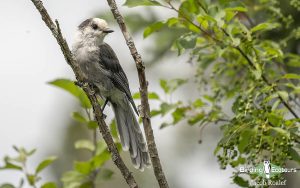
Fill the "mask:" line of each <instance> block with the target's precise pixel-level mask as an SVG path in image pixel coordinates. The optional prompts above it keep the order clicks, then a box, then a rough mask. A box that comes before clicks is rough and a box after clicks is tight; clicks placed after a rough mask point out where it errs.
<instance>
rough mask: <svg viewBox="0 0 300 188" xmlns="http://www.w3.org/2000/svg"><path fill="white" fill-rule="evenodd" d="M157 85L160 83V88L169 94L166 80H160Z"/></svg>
mask: <svg viewBox="0 0 300 188" xmlns="http://www.w3.org/2000/svg"><path fill="white" fill-rule="evenodd" d="M159 83H160V87H161V88H162V89H163V90H164V92H165V93H169V90H170V88H169V86H168V83H167V80H163V79H161V80H160V82H159Z"/></svg>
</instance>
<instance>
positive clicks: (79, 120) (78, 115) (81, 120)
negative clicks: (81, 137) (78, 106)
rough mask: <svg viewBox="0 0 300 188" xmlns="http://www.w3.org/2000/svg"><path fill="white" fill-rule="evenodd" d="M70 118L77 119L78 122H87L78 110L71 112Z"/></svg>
mask: <svg viewBox="0 0 300 188" xmlns="http://www.w3.org/2000/svg"><path fill="white" fill-rule="evenodd" d="M72 118H73V119H74V120H76V121H78V122H79V123H87V121H88V120H87V119H86V118H85V117H84V116H83V115H81V114H80V113H79V112H73V113H72Z"/></svg>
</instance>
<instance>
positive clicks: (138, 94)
mask: <svg viewBox="0 0 300 188" xmlns="http://www.w3.org/2000/svg"><path fill="white" fill-rule="evenodd" d="M132 98H133V99H140V98H141V94H140V92H136V93H134V94H133V95H132Z"/></svg>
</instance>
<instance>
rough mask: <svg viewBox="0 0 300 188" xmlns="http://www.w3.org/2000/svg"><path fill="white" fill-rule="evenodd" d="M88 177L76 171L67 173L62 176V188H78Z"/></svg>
mask: <svg viewBox="0 0 300 188" xmlns="http://www.w3.org/2000/svg"><path fill="white" fill-rule="evenodd" d="M87 179H88V177H87V176H86V175H84V174H81V173H79V172H77V171H69V172H66V173H64V174H63V176H62V179H61V180H62V182H63V183H64V186H63V187H64V188H78V187H80V186H81V185H82V184H83V183H84V182H85V181H86V180H87Z"/></svg>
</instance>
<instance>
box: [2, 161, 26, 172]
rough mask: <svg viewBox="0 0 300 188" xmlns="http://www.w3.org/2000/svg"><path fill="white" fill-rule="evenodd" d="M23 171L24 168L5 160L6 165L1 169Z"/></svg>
mask: <svg viewBox="0 0 300 188" xmlns="http://www.w3.org/2000/svg"><path fill="white" fill-rule="evenodd" d="M7 169H9V170H22V167H21V166H19V165H16V164H13V163H11V162H9V161H8V160H5V165H4V166H2V167H0V170H7Z"/></svg>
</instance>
